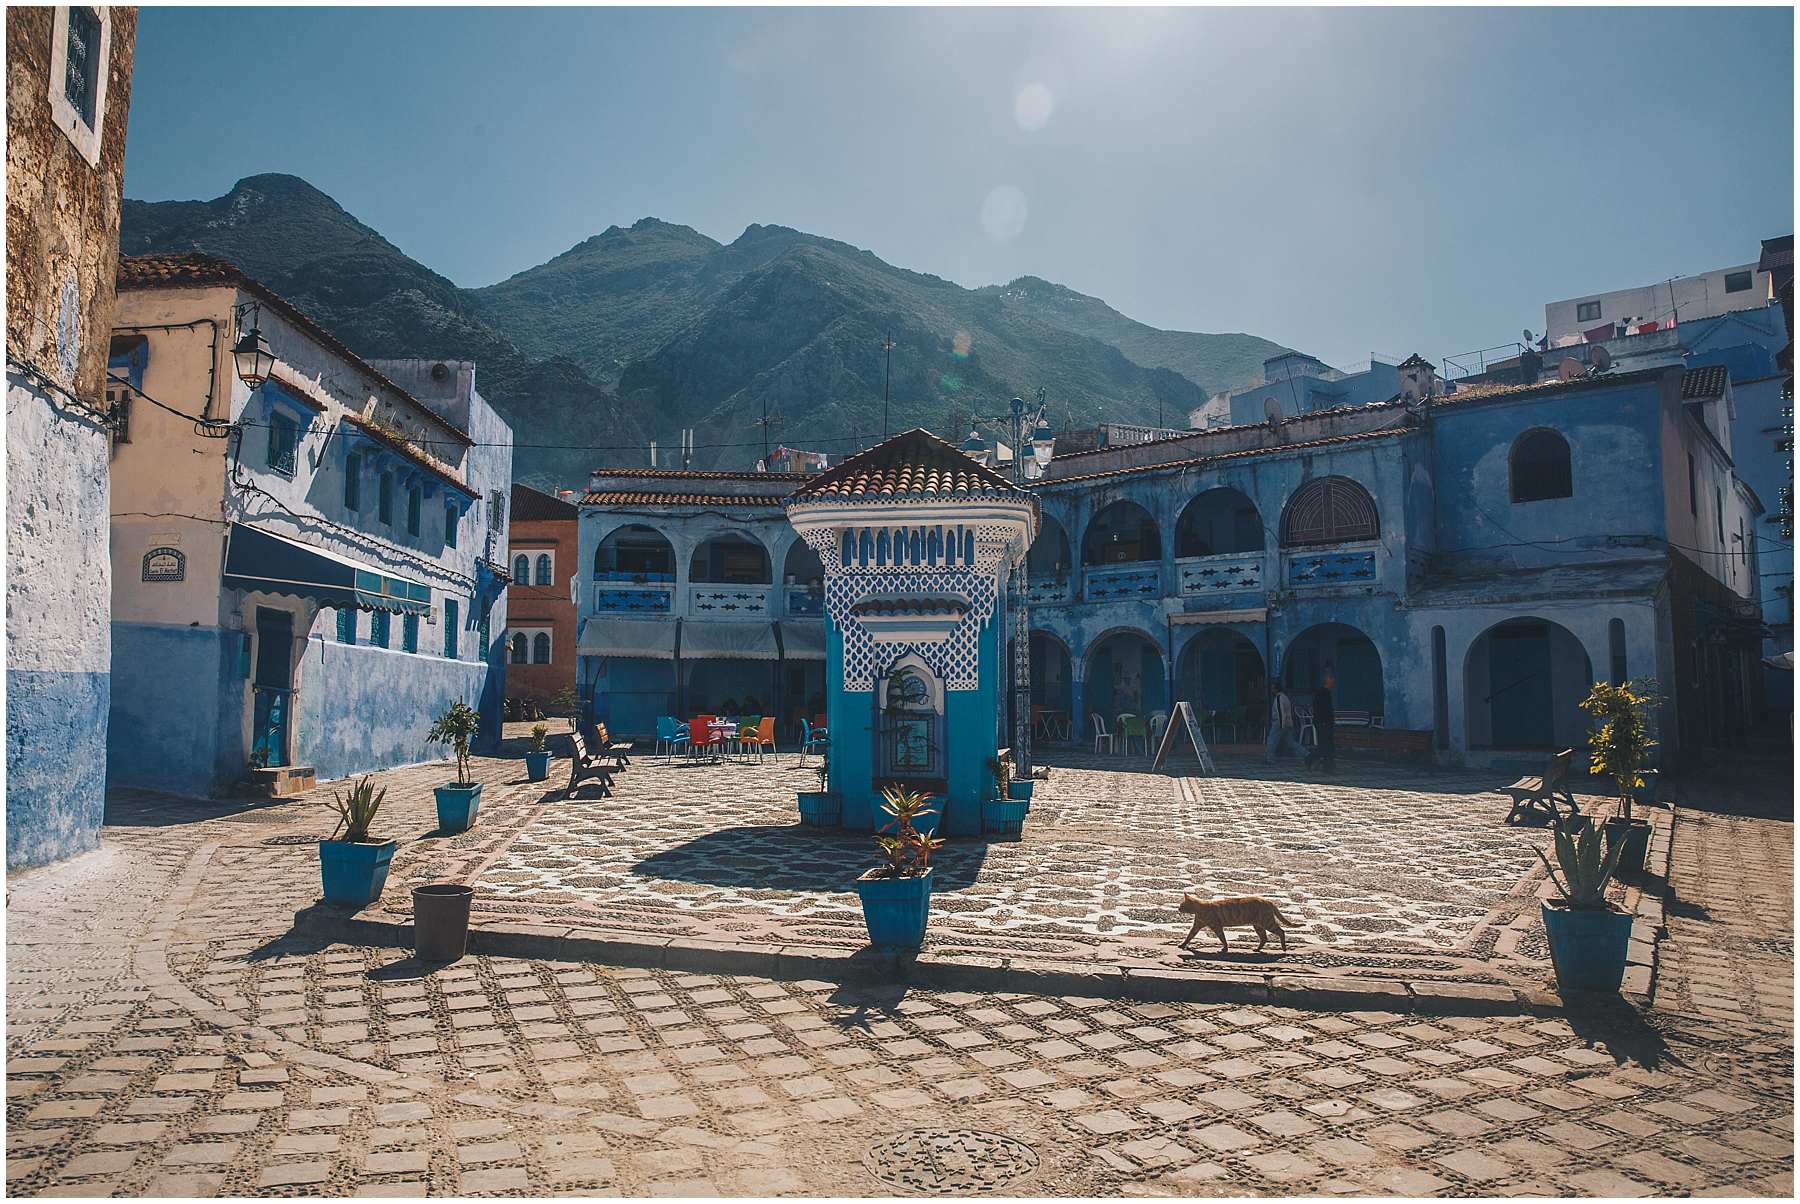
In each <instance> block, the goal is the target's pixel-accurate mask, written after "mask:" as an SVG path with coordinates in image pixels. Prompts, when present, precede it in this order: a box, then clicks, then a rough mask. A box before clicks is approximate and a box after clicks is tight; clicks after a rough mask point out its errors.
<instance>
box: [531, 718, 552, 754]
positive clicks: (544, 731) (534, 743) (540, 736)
mask: <svg viewBox="0 0 1800 1204" xmlns="http://www.w3.org/2000/svg"><path fill="white" fill-rule="evenodd" d="M549 735H550V728H549V727H548V726H547V725H545V724H542V723H540V724H538V725H537V726H536V727H534V728H532V729H531V751H532V752H543V751H544V742H545V740H546V739H548V738H549Z"/></svg>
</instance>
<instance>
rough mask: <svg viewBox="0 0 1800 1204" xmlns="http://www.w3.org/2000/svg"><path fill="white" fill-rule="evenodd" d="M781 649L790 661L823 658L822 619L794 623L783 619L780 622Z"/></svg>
mask: <svg viewBox="0 0 1800 1204" xmlns="http://www.w3.org/2000/svg"><path fill="white" fill-rule="evenodd" d="M781 651H782V655H783V656H785V657H786V658H787V659H788V660H791V661H822V660H824V659H825V622H824V620H823V619H821V620H819V621H817V622H813V623H795V622H790V621H789V620H786V619H783V620H782V622H781Z"/></svg>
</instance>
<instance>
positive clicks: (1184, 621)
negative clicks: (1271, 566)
mask: <svg viewBox="0 0 1800 1204" xmlns="http://www.w3.org/2000/svg"><path fill="white" fill-rule="evenodd" d="M1268 617H1269V608H1268V607H1266V606H1251V607H1248V608H1246V609H1244V610H1193V611H1184V612H1182V613H1180V614H1173V615H1170V616H1169V622H1171V623H1173V624H1175V626H1177V627H1185V626H1188V625H1189V624H1194V623H1261V622H1263V621H1265V620H1266V619H1267V618H1268Z"/></svg>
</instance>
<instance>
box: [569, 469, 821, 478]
mask: <svg viewBox="0 0 1800 1204" xmlns="http://www.w3.org/2000/svg"><path fill="white" fill-rule="evenodd" d="M594 475H595V476H599V477H648V478H652V479H657V478H662V479H670V480H695V481H805V480H809V479H811V478H812V477H814V476H816V475H818V474H816V473H810V472H741V471H740V472H729V471H718V470H714V469H698V468H596V469H594Z"/></svg>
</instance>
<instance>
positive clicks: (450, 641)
mask: <svg viewBox="0 0 1800 1204" xmlns="http://www.w3.org/2000/svg"><path fill="white" fill-rule="evenodd" d="M459 609H460V608H459V607H458V605H457V602H456V599H455V598H445V599H444V655H445V656H447V657H449V658H450V659H451V660H455V659H456V658H457V657H459V656H461V655H462V654H461V653H460V652H459V651H457V647H456V635H457V631H456V625H457V620H458V618H459V617H460V616H459V615H458V613H457V612H458V610H459Z"/></svg>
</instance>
